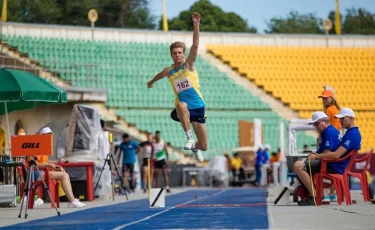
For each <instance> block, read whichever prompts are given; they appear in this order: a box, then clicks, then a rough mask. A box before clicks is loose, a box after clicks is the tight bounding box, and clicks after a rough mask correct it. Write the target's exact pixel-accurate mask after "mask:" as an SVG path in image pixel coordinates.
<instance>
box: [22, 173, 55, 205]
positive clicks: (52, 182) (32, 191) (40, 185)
mask: <svg viewBox="0 0 375 230" xmlns="http://www.w3.org/2000/svg"><path fill="white" fill-rule="evenodd" d="M17 171H18V174H19V177H20V181H21V191H20V196H21V197H22V196H23V193H24V190H25V186H26V179H25V177H24V174H23V172H22V167H21V166H18V167H17ZM40 171H44V176H43V177H44V181H45V182H46V184H47V186H48V188H49V191H50V193H51V197H52V199H53V200H54V201H55V202H56V206H57V207H58V208H60V196H59V187H58V186H59V184H58V183H57V181H56V180H51V179H49V178H48V172H49V171H48V169H40ZM43 186H44V185H43V182H42V181H35V182H34V188H35V189H32V187H30V191H29V193H30V194H29V197H31V199H28V208H29V209H33V208H34V196H35V190H36V189H37V190H38V196H39V197H40V198H41V197H43ZM51 208H54V203H53V202H52V201H51Z"/></svg>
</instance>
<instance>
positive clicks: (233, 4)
mask: <svg viewBox="0 0 375 230" xmlns="http://www.w3.org/2000/svg"><path fill="white" fill-rule="evenodd" d="M149 1H150V4H151V10H152V11H153V14H154V15H155V16H158V19H160V15H161V14H162V0H149ZM166 2H167V16H168V18H169V19H170V18H173V17H176V16H178V14H179V12H180V11H183V10H187V9H189V8H190V6H191V5H192V4H193V3H194V2H196V0H166ZM211 2H212V3H213V4H215V5H217V6H219V7H221V8H222V9H223V10H224V11H226V12H228V11H232V12H235V13H237V14H239V15H240V16H241V17H243V18H245V19H246V20H247V21H248V23H249V24H250V25H252V26H255V27H256V28H257V29H258V33H263V31H264V30H265V29H266V28H267V24H266V21H269V20H270V19H271V18H272V17H274V16H282V17H285V15H287V14H288V13H289V12H290V11H291V10H296V11H298V12H300V13H315V14H316V15H317V16H318V17H320V18H327V16H328V12H329V11H331V10H335V7H336V5H335V0H211ZM353 6H354V7H356V8H360V7H361V8H366V9H367V10H368V11H370V12H372V13H375V0H341V1H340V10H341V13H342V14H345V10H346V9H347V8H351V7H353ZM202 17H204V15H202Z"/></svg>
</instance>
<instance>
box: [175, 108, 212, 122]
mask: <svg viewBox="0 0 375 230" xmlns="http://www.w3.org/2000/svg"><path fill="white" fill-rule="evenodd" d="M188 110H189V113H190V123H191V122H193V121H195V122H198V123H201V124H204V123H206V116H205V113H204V107H202V108H198V109H188ZM171 118H172V119H173V120H175V121H177V122H180V119H179V118H178V116H177V111H176V109H174V110H173V111H172V112H171Z"/></svg>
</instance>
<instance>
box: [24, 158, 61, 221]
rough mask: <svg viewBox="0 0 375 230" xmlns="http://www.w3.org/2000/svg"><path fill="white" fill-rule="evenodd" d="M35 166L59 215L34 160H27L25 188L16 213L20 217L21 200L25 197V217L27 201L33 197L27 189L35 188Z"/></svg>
mask: <svg viewBox="0 0 375 230" xmlns="http://www.w3.org/2000/svg"><path fill="white" fill-rule="evenodd" d="M35 168H36V170H37V172H38V173H39V175H41V176H42V183H43V185H44V189H45V190H46V191H47V192H48V195H49V197H50V199H51V202H53V204H54V205H53V206H54V207H55V210H56V212H57V215H58V216H60V212H59V210H57V206H56V203H55V201H54V200H53V198H52V196H51V193H50V192H49V189H48V187H47V184H46V182H45V181H44V177H43V174H41V173H40V170H39V168H38V166H37V164H36V163H35V161H34V160H31V161H29V172H28V174H27V179H26V181H25V183H26V185H25V190H24V193H23V196H22V201H21V208H20V213H19V215H18V218H21V214H22V208H23V202H24V201H25V197H26V198H27V202H26V207H25V219H27V209H28V202H31V200H30V199H34V197H29V191H30V188H31V189H34V188H35V178H34V169H35Z"/></svg>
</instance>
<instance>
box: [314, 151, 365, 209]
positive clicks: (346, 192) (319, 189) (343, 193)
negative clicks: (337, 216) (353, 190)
mask: <svg viewBox="0 0 375 230" xmlns="http://www.w3.org/2000/svg"><path fill="white" fill-rule="evenodd" d="M357 153H358V151H351V152H350V153H349V154H348V155H346V156H345V157H343V158H339V159H335V160H334V159H323V160H322V165H321V168H320V173H316V174H315V175H314V180H315V184H316V204H317V205H321V203H322V195H323V178H327V179H330V180H331V181H333V184H334V185H335V188H336V193H337V201H338V203H339V204H342V201H343V197H345V200H346V204H347V205H351V204H352V201H351V198H350V189H349V181H348V172H349V170H350V169H351V168H352V165H353V163H354V159H355V157H356V155H357ZM349 157H350V161H349V163H348V165H347V166H346V168H345V171H344V173H343V174H331V173H327V163H328V162H342V161H344V160H346V159H347V158H349Z"/></svg>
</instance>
